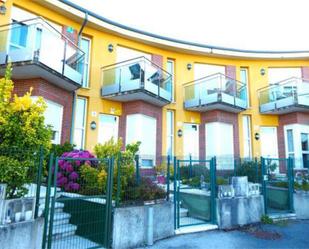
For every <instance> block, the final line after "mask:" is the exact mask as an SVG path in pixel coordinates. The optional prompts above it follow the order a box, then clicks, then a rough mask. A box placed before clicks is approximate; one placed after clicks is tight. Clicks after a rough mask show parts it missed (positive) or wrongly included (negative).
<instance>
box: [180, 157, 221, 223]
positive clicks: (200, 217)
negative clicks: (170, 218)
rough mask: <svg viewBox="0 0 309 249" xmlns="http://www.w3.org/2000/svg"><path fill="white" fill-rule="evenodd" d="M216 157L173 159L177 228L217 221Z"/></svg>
mask: <svg viewBox="0 0 309 249" xmlns="http://www.w3.org/2000/svg"><path fill="white" fill-rule="evenodd" d="M215 165H216V162H215V158H213V159H211V160H193V159H192V158H191V157H190V158H189V160H177V159H176V158H174V213H175V224H174V225H175V229H178V228H180V227H184V226H194V225H200V224H206V223H214V222H215V193H216V189H215V188H216V187H215V183H216V174H215V171H216V170H215V167H216V166H215Z"/></svg>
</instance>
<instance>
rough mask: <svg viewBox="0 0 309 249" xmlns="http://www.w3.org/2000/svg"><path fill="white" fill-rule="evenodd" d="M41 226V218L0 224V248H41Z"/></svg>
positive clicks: (42, 222) (42, 220) (42, 223)
mask: <svg viewBox="0 0 309 249" xmlns="http://www.w3.org/2000/svg"><path fill="white" fill-rule="evenodd" d="M43 226H44V219H43V218H38V219H35V220H31V221H23V222H19V223H11V224H6V225H2V226H0V245H1V246H0V247H1V249H16V248H18V249H38V248H42V238H43Z"/></svg>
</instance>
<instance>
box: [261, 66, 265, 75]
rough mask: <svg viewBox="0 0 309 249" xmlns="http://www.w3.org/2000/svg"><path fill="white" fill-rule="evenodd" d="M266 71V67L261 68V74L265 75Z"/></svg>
mask: <svg viewBox="0 0 309 249" xmlns="http://www.w3.org/2000/svg"><path fill="white" fill-rule="evenodd" d="M265 73H266V70H265V68H261V70H260V74H261V75H262V76H263V75H265Z"/></svg>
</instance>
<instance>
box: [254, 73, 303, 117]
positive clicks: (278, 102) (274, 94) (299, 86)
mask: <svg viewBox="0 0 309 249" xmlns="http://www.w3.org/2000/svg"><path fill="white" fill-rule="evenodd" d="M258 96H259V104H260V112H262V113H268V112H269V113H272V112H280V111H281V112H282V111H283V112H285V111H289V110H288V109H290V108H292V107H299V108H305V109H308V110H309V81H307V80H305V79H300V78H295V77H292V78H289V79H286V80H283V81H280V82H278V83H276V84H272V85H269V86H267V87H264V88H261V89H259V90H258Z"/></svg>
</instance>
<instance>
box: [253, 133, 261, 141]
mask: <svg viewBox="0 0 309 249" xmlns="http://www.w3.org/2000/svg"><path fill="white" fill-rule="evenodd" d="M254 138H255V140H259V139H260V134H259V133H257V132H256V133H255V134H254Z"/></svg>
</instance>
